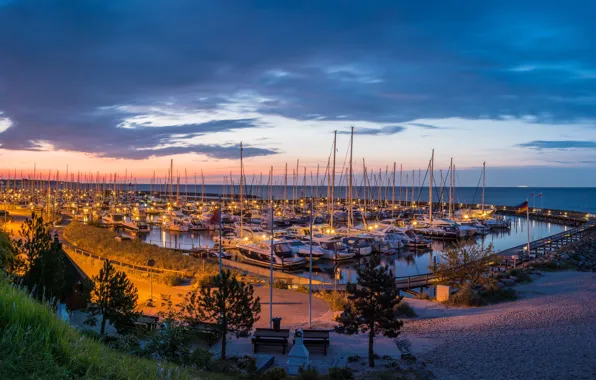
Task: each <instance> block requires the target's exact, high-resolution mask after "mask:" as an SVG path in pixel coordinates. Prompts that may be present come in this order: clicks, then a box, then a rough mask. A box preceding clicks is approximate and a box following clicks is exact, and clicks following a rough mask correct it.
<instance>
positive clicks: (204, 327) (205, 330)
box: [192, 322, 222, 347]
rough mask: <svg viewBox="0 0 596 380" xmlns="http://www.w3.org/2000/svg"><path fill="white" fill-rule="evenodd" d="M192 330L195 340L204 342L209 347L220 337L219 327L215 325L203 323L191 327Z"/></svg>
mask: <svg viewBox="0 0 596 380" xmlns="http://www.w3.org/2000/svg"><path fill="white" fill-rule="evenodd" d="M192 330H193V331H194V333H195V335H196V336H197V338H199V339H204V340H206V341H207V344H208V345H209V347H211V346H213V345H214V344H215V343H216V342H217V341H218V339H219V338H220V337H221V336H222V329H221V325H219V324H217V323H207V322H203V323H200V324H199V325H196V326H192Z"/></svg>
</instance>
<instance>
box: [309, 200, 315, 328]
mask: <svg viewBox="0 0 596 380" xmlns="http://www.w3.org/2000/svg"><path fill="white" fill-rule="evenodd" d="M313 202H314V199H313V198H312V197H311V198H310V245H309V247H310V249H309V260H308V261H309V268H308V327H309V328H312V222H313V218H314V214H313Z"/></svg>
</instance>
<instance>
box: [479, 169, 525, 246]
mask: <svg viewBox="0 0 596 380" xmlns="http://www.w3.org/2000/svg"><path fill="white" fill-rule="evenodd" d="M485 186H486V162H483V163H482V216H483V217H484V187H485ZM528 253H529V252H528Z"/></svg>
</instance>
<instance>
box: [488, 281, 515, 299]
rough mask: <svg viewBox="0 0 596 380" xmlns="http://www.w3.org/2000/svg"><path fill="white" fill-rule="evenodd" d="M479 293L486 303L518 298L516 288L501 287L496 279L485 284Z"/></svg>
mask: <svg viewBox="0 0 596 380" xmlns="http://www.w3.org/2000/svg"><path fill="white" fill-rule="evenodd" d="M479 295H480V296H481V297H482V299H483V300H484V301H485V302H486V303H499V302H505V301H514V300H516V299H517V298H518V294H517V291H515V289H511V288H501V287H499V285H498V284H497V283H496V282H494V281H492V282H489V283H487V284H485V285H484V286H483V287H482V289H481V290H480V292H479Z"/></svg>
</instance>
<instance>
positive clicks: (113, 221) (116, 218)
mask: <svg viewBox="0 0 596 380" xmlns="http://www.w3.org/2000/svg"><path fill="white" fill-rule="evenodd" d="M123 221H124V215H123V214H120V213H115V212H112V213H108V214H105V215H103V216H102V217H101V222H102V223H103V224H105V225H106V226H117V225H120V224H121V223H122V222H123Z"/></svg>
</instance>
